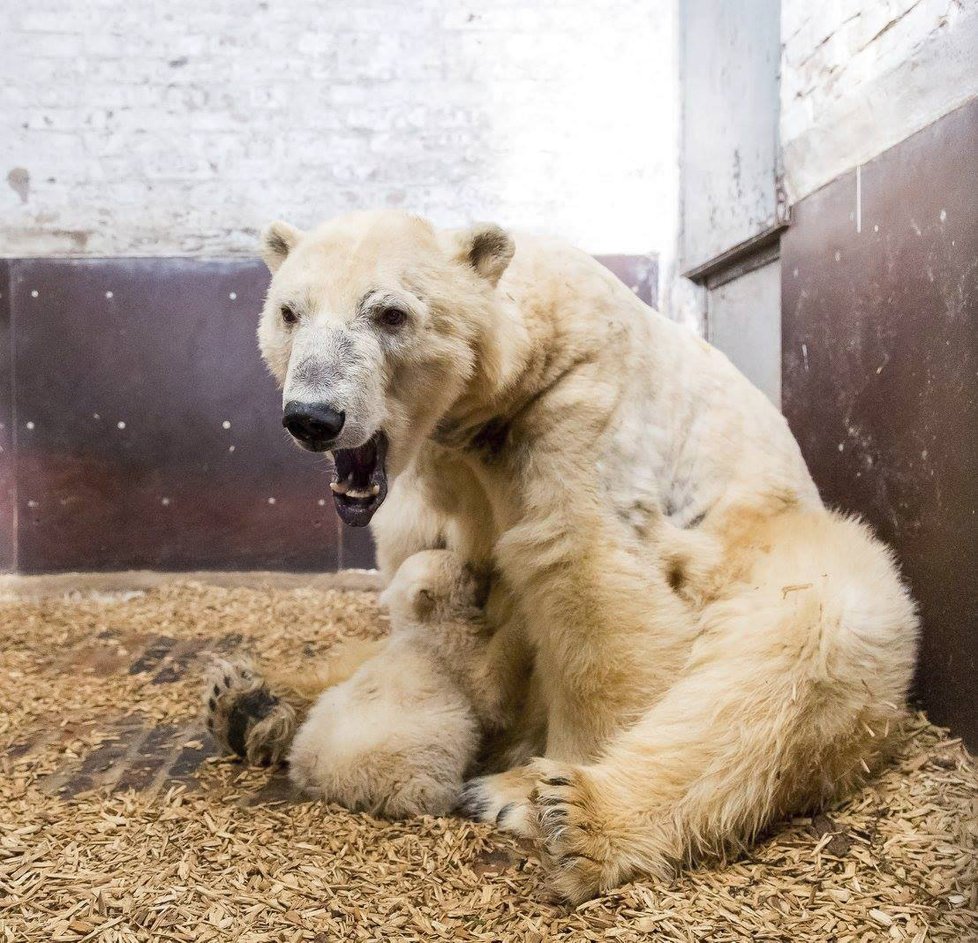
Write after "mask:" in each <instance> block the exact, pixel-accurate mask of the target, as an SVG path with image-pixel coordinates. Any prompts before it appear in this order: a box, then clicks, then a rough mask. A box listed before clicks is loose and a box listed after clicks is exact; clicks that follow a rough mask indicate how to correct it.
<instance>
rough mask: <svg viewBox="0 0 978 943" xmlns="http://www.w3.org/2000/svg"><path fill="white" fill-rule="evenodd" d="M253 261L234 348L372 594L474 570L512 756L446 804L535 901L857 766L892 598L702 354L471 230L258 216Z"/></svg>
mask: <svg viewBox="0 0 978 943" xmlns="http://www.w3.org/2000/svg"><path fill="white" fill-rule="evenodd" d="M263 254H264V258H265V260H266V262H267V264H268V266H269V268H270V269H271V271H272V273H273V274H272V280H271V284H270V287H269V290H268V295H267V299H266V302H265V306H264V310H263V313H262V317H261V322H260V327H259V343H260V347H261V350H262V353H263V355H264V357H265V360H266V362H267V363H268V365H269V367H270V369H271V371H272V373H273V374H274V376H275V377H276V379H277V380H278V382H279V383H280V384H281V386H282V388H283V422H284V425H285V427H286V428H287V429H288V431H289V432H290V433H291V435H292V437H293V438H294V439H295V440H296V442H297V443H298V444H299V445H301V446H302V447H303V448H306V449H309V450H312V451H328V452H330V453H331V454H332V457H333V460H334V464H335V472H334V478H333V482H332V490H333V492H334V498H335V504H336V510H337V512H338V514H339V516H340V518H341V519H342V521H343V522H344V523H345V524H347V525H350V526H363V525H366V524H368V523H371V525H372V528H373V532H374V535H375V539H376V542H377V548H378V558H379V563H380V566H381V569H382V571H383V572H384V574H385V575H387V576H389V575H390V574H392V573H393V572H394V571H396V569H397V567H398V566H399V565H400V563H401V562H402V561H403V560H405V559H406V558H407V557H408V556H410V555H412V554H414V553H417V552H418V551H421V550H425V549H429V548H433V547H448V548H451V549H452V550H454V551H455V552H456V553H458V554H459V555H461V556H462V557H463V558H464V559H466V560H470V561H473V562H476V563H479V564H491V565H492V566H493V567H494V569H495V572H496V573H497V574H498V578H497V579H496V580H495V582H494V587H493V591H492V594H491V596H490V599H489V618H491V619H492V620H494V622H495V624H496V625H497V630H496V633H495V635H494V636H493V646H494V647H495V648H496V649H497V650H498V651H499V652H501V653H503V654H504V655H505V656H506V657H500V658H498V660H497V666H498V667H497V670H498V680H499V684H500V688H501V690H503V691H504V692H506V691H509V692H510V693H509V694H505V695H504V697H503V700H502V703H503V704H505V705H507V706H508V707H509V708H510V710H509V715H508V717H506V718H504V720H503V723H504V724H505V725H506V729H507V731H508V739H507V740H506V741H505V742H504V744H503V745H502V746H500V747H499V752H498V753H497V755H496V758H495V760H496V762H495V767H494V768H495V771H493V772H490V773H489V774H488V775H483V776H480V777H478V778H476V779H473V780H471V781H470V782H469V783H468V784H467V785H466V787H465V789H464V792H463V797H462V802H463V805H464V807H465V808H466V809H467V810H468V811H469V812H470V813H471V814H473V815H475V816H477V817H478V818H481V819H483V820H485V821H488V822H495V823H496V824H497V825H498V827H500V828H501V829H505V830H510V831H514V832H517V833H519V834H522V835H524V836H527V837H529V838H530V839H532V840H534V841H536V842H537V843H538V844H539V847H540V848H541V850H542V853H543V856H544V860H545V861H546V862H547V863H548V865H549V873H550V875H551V879H552V882H553V886H554V888H555V890H556V891H557V892H558V893H559V894H560V895H562V896H563V897H564V898H565V899H567V900H569V901H573V902H576V901H581V900H584V899H586V898H587V897H589V896H592V895H594V894H596V893H598V892H601V891H606V890H608V889H610V888H613V887H615V886H616V885H618V884H620V883H621V882H623V881H626V880H628V879H630V878H632V877H634V876H637V875H653V876H656V875H666V874H669V873H670V872H672V871H673V869H675V868H676V867H677V866H680V865H682V864H684V863H686V862H690V861H693V860H697V859H702V858H704V857H708V856H713V855H717V854H723V853H725V852H727V851H731V850H735V849H737V848H739V847H742V846H743V844H744V843H746V842H748V841H750V839H751V838H752V837H753V836H754V835H755V834H756V833H757V832H758V831H759V830H760V829H762V828H764V827H765V826H766V825H767V824H768V823H771V822H772V821H775V820H776V819H777V818H779V817H781V816H784V815H786V814H789V813H792V812H795V811H799V810H804V809H810V808H813V807H817V806H819V805H821V804H823V803H826V802H829V801H832V800H833V799H835V798H836V797H838V796H840V795H844V794H845V793H846V791H848V790H851V789H852V788H854V787H855V786H856V785H857V784H858V783H859V782H861V781H862V780H863V779H864V778H865V777H866V776H867V775H868V774H869V773H870V772H871V771H872V770H873V769H874V768H875V767H876V766H877V765H878V764H879V763H880V761H881V760H882V758H883V757H884V756H885V753H886V748H887V741H888V738H887V733H888V732H889V731H890V730H891V729H892V728H893V726H894V724H895V722H896V721H897V720H898V719H899V717H900V715H901V711H902V705H903V703H904V698H905V693H906V690H907V686H908V683H909V680H910V676H911V671H912V666H913V662H914V655H915V644H916V636H917V618H916V614H915V607H914V604H913V602H912V600H911V599H910V597H909V595H908V593H907V592H906V590H905V589H904V587H903V585H902V584H901V581H900V577H899V574H898V571H897V568H896V566H895V564H894V561H893V559H892V557H891V555H890V553H889V552H888V550H887V549H886V548H885V547H884V546H883V545H881V544H880V543H879V542H878V541H877V540H876V539H875V538H874V537H873V535H872V534H871V533H870V531H869V530H868V528H867V527H865V526H864V525H863V524H861V523H859V522H858V521H856V520H854V519H850V518H845V517H842V516H840V515H838V514H836V513H834V512H832V511H831V510H829V509H826V508H825V507H823V505H822V503H821V501H820V499H819V495H818V492H817V490H816V488H815V486H814V484H813V482H812V479H811V477H810V476H809V473H808V471H807V469H806V467H805V464H804V461H803V459H802V457H801V454H800V451H799V449H798V446H797V444H796V442H795V440H794V438H793V437H792V435H791V433H790V431H789V429H788V427H787V424H786V423H785V421H784V419H783V418H782V416H781V415H780V414H779V413H778V411H777V410H776V409H775V408H774V407H773V406H772V405H771V403H770V402H768V400H767V399H766V398H765V397H764V396H763V395H762V394H761V393H760V392H759V391H758V390H757V389H755V388H754V387H753V386H752V385H751V384H750V383H749V382H748V381H747V380H746V379H745V378H744V377H743V376H742V375H741V374H740V373H739V372H738V371H737V370H736V369H735V368H734V367H733V366H732V365H731V363H730V362H729V361H728V360H727V359H726V358H725V357H724V356H723V355H722V354H721V353H720V352H719V351H717V350H715V349H714V348H712V347H711V346H710V345H709V344H707V343H705V342H704V341H703V340H701V339H699V338H698V337H696V336H695V335H693V334H692V333H690V332H688V331H687V330H685V329H684V328H682V327H681V326H679V325H678V324H675V323H673V322H671V321H669V320H668V319H666V318H664V317H662V316H661V315H659V314H658V313H656V312H655V311H653V310H651V309H650V308H648V307H647V306H646V305H644V304H643V303H642V302H641V301H640V300H638V299H637V298H636V297H635V296H634V295H633V294H632V293H631V292H630V291H629V290H628V289H627V288H626V287H625V286H624V285H622V284H621V283H620V282H619V281H618V280H617V279H616V278H615V277H614V276H613V275H611V274H610V273H608V272H607V271H606V270H605V269H604V268H603V267H602V266H601V265H600V264H598V263H597V262H595V261H594V260H593V259H591V258H590V257H588V256H587V255H586V254H584V253H583V252H580V251H578V250H576V249H574V248H572V247H570V246H568V245H566V244H564V243H562V242H560V241H558V240H555V239H549V238H544V237H538V236H532V235H524V234H515V235H514V234H511V233H509V232H507V231H505V230H503V229H501V228H500V227H498V226H495V225H491V224H477V225H474V226H471V227H469V228H466V229H460V230H439V229H436V228H435V227H434V226H432V225H431V224H430V223H429V222H427V221H425V220H424V219H421V218H418V217H416V216H412V215H410V214H407V213H403V212H396V211H379V212H365V213H356V214H352V215H347V216H343V217H341V218H338V219H335V220H333V221H331V222H328V223H326V224H325V225H322V226H320V227H319V228H316V229H313V230H312V231H309V232H302V231H299V230H298V229H295V228H294V227H292V226H290V225H287V224H285V223H275V224H273V225H272V226H270V227H269V229H268V230H267V232H266V233H265V236H264V242H263ZM527 666H529V667H528V669H527ZM521 670H522V671H523V674H522V675H521ZM526 670H529V672H530V674H529V680H528V681H527V682H526V683H525V684H524V685H523V686H522V687H521V682H520V681H519V680H518V679H519V678H520V677H525V672H526ZM514 679H515V680H514ZM517 703H519V704H521V705H522V706H521V707H519V708H518V709H513V707H512V705H514V704H517Z"/></svg>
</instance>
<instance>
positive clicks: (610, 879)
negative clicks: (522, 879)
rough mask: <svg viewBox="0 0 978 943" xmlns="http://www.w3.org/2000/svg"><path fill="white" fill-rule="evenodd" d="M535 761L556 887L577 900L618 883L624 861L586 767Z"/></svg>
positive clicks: (545, 851)
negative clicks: (621, 859) (615, 848)
mask: <svg viewBox="0 0 978 943" xmlns="http://www.w3.org/2000/svg"><path fill="white" fill-rule="evenodd" d="M532 765H533V768H534V769H535V771H536V773H537V776H538V779H537V783H536V787H535V788H534V790H533V793H532V795H531V797H530V801H531V803H532V805H533V812H534V817H535V820H536V825H537V829H538V832H537V837H538V839H539V842H540V848H541V856H542V859H543V863H544V865H545V866H546V868H547V872H548V873H547V876H548V878H549V883H550V886H551V887H552V888H553V890H554V891H555V893H556V894H557V895H558V896H559V897H560V898H561V899H563V900H565V901H567V902H568V903H571V904H580V903H583V902H584V901H586V900H589V899H590V898H592V897H594V896H595V895H596V894H599V893H601V892H603V891H607V890H610V889H611V888H613V887H617V886H618V884H620V883H621V881H622V879H623V874H622V873H621V870H620V868H619V859H618V856H617V855H616V854H615V850H614V848H613V847H612V843H611V841H610V836H609V834H608V830H607V828H606V826H605V824H604V822H603V816H602V810H601V804H600V799H599V798H598V791H597V790H595V789H594V788H593V784H591V783H590V782H589V780H588V776H587V773H586V771H585V770H584V769H582V768H581V767H576V766H569V765H566V764H562V763H554V762H552V761H550V760H535V761H534V762H533V764H532Z"/></svg>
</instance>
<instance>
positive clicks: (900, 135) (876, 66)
mask: <svg viewBox="0 0 978 943" xmlns="http://www.w3.org/2000/svg"><path fill="white" fill-rule="evenodd" d="M781 8H782V12H781V35H782V62H781V143H782V147H783V159H784V169H785V176H786V181H787V185H788V190H789V194H790V196H791V197H792V198H793V199H800V198H801V197H803V196H805V195H806V194H808V193H811V192H812V191H813V190H815V189H817V188H818V187H820V186H822V185H823V184H825V183H827V182H828V181H830V180H832V179H833V178H834V177H837V176H838V175H839V174H841V173H844V172H845V171H847V170H849V169H851V168H852V167H854V166H856V165H857V164H861V163H863V162H864V161H866V160H869V159H870V158H872V157H875V156H876V155H877V154H879V153H881V152H882V151H884V150H886V149H887V148H888V147H891V146H893V145H894V144H896V143H898V142H899V141H902V140H903V139H904V138H906V137H908V136H909V135H910V134H913V133H914V132H915V131H918V130H920V129H921V128H923V127H925V126H926V125H928V124H930V123H931V122H932V121H934V120H935V119H936V118H939V117H940V116H941V115H943V114H946V113H947V112H949V111H951V110H953V109H954V108H955V107H957V106H958V105H960V104H962V103H963V102H965V101H966V100H967V99H969V98H971V97H972V96H974V95H976V94H978V0H824V2H817V3H816V2H812V0H783V2H782V5H781Z"/></svg>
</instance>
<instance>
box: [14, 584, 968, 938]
mask: <svg viewBox="0 0 978 943" xmlns="http://www.w3.org/2000/svg"><path fill="white" fill-rule="evenodd" d="M384 629H385V625H384V620H383V617H382V616H381V615H380V614H379V612H378V610H377V606H376V599H375V596H374V594H373V593H371V592H348V591H340V590H322V589H308V588H307V589H303V588H281V587H278V588H270V587H264V588H263V587H260V586H259V587H252V588H248V587H240V586H239V587H226V586H224V587H222V586H216V585H206V584H204V583H202V582H175V583H168V584H163V585H159V586H157V587H156V588H154V589H151V590H149V591H147V592H139V593H129V594H112V595H101V596H99V595H95V596H92V595H91V594H89V595H82V594H75V595H74V596H70V597H67V598H66V597H64V596H60V597H58V598H48V599H39V600H34V601H29V600H25V599H23V598H15V597H10V598H8V599H7V600H6V601H4V600H2V599H0V690H2V698H3V700H2V703H0V767H2V769H0V773H2V776H0V940H2V941H9V943H33V941H38V943H40V941H44V943H61V941H65V943H67V941H82V940H85V941H89V940H91V941H96V940H97V941H103V943H110V941H130V940H163V941H181V943H183V941H196V943H206V941H222V943H223V941H254V943H259V941H262V943H264V941H273V940H274V941H300V940H301V941H317V943H326V941H334V940H384V941H397V940H418V941H430V940H486V941H489V940H501V941H528V943H529V941H533V943H542V941H544V940H568V941H575V940H621V941H631V940H661V941H684V943H686V941H699V940H709V941H716V943H723V941H742V940H757V941H792V943H806V941H816V940H817V941H820V943H823V941H837V943H843V941H860V943H863V941H870V940H874V941H875V940H912V941H916V943H921V941H924V940H935V941H937V940H941V941H954V943H961V941H968V940H974V939H978V888H976V865H975V861H976V851H978V827H976V819H978V806H976V802H978V771H976V768H975V764H974V762H973V761H972V760H971V759H970V758H969V757H968V755H967V754H966V753H965V752H964V750H963V749H962V746H961V744H960V743H959V742H958V741H957V740H952V739H948V738H947V737H946V735H945V734H944V733H943V732H942V731H940V730H939V729H937V728H935V727H933V726H931V725H930V724H928V723H927V721H926V720H925V719H924V718H923V717H921V716H918V717H915V718H912V719H911V720H910V722H909V723H908V725H907V731H906V740H905V743H904V745H903V747H902V749H901V751H900V754H899V757H898V759H897V762H896V763H895V764H894V766H893V767H892V768H891V769H889V770H888V771H887V772H886V773H885V774H883V775H882V776H881V777H880V778H879V780H878V781H876V782H875V783H874V784H873V785H872V786H870V787H869V788H867V789H865V790H864V791H863V792H861V793H860V794H859V795H858V796H856V797H855V798H854V799H852V800H851V801H850V802H848V803H846V804H845V805H844V806H842V807H840V808H838V809H834V810H830V811H829V813H828V814H827V815H823V816H819V817H817V818H816V819H814V820H811V819H807V818H798V819H795V820H793V821H791V822H787V823H783V824H782V825H780V826H779V827H778V828H777V829H776V830H774V832H773V833H772V834H771V835H770V836H769V837H768V838H766V839H765V840H764V841H762V842H761V843H760V844H759V845H758V846H757V847H756V848H755V849H754V850H753V852H752V853H751V855H750V856H749V857H746V858H742V859H740V860H738V861H735V862H733V863H730V864H726V865H716V866H711V867H701V868H699V869H697V870H695V871H692V872H689V873H687V874H684V875H682V876H680V877H678V878H676V879H675V880H672V881H669V882H661V881H638V882H635V883H633V884H629V885H627V886H625V887H623V888H621V889H619V890H617V891H615V892H614V893H612V894H609V895H607V896H605V897H602V898H600V899H597V900H594V901H591V902H589V903H587V904H585V905H583V906H581V907H578V908H577V909H569V908H567V907H564V906H561V905H557V904H554V903H552V902H550V901H549V900H548V899H547V897H546V889H545V885H544V883H543V881H542V879H541V872H540V869H539V867H538V865H537V863H536V860H535V858H534V857H533V855H532V853H529V852H528V851H527V850H526V849H523V848H521V847H520V846H519V845H517V844H516V843H515V842H513V841H510V840H509V839H507V838H504V837H502V836H500V835H498V834H496V833H494V832H493V830H492V829H491V828H488V827H485V826H482V825H475V824H473V823H470V822H466V821H462V820H459V819H451V818H449V819H433V818H423V819H418V820H414V821H407V822H400V823H390V822H382V821H377V820H374V819H372V818H370V817H368V816H364V815H354V814H351V813H348V812H346V811H344V810H342V809H339V808H335V807H327V806H325V805H324V804H322V803H313V802H303V801H295V797H294V796H293V795H292V794H291V793H290V791H289V789H288V786H287V783H286V781H285V779H284V778H283V777H282V776H281V774H276V773H269V772H267V771H262V770H253V769H248V768H246V767H244V766H242V765H240V764H238V763H234V762H232V761H229V760H227V759H220V758H216V757H213V756H212V755H210V754H211V746H210V743H209V741H208V739H207V737H206V734H205V732H204V730H203V727H202V725H201V723H200V719H199V711H198V678H197V673H198V670H199V664H200V659H201V658H202V657H204V655H205V654H206V653H207V652H208V651H210V650H220V651H224V652H227V651H231V650H234V649H243V650H247V651H249V652H250V653H252V654H254V655H255V656H256V657H257V658H258V659H266V658H275V659H282V660H284V661H286V662H288V661H295V660H297V659H301V658H304V657H306V658H308V657H315V656H316V655H317V654H318V653H321V652H323V651H325V650H326V649H328V647H329V646H330V645H331V644H332V643H333V642H334V641H335V640H336V639H338V638H340V637H345V636H353V635H371V636H372V635H376V634H378V633H382V632H383V631H384Z"/></svg>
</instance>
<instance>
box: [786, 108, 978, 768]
mask: <svg viewBox="0 0 978 943" xmlns="http://www.w3.org/2000/svg"><path fill="white" fill-rule="evenodd" d="M976 180H978V101H972V102H971V103H970V104H968V105H966V106H964V107H962V108H960V109H959V110H957V111H956V112H953V113H952V114H950V115H948V116H946V117H944V118H942V119H941V120H939V121H937V122H935V123H934V124H933V125H931V126H930V127H928V128H926V129H925V130H923V131H921V132H920V133H918V134H916V135H914V136H913V137H911V138H909V139H907V140H906V141H904V142H902V143H901V144H899V145H897V146H896V147H894V148H892V149H891V150H889V151H887V152H886V153H884V154H883V155H881V156H880V157H879V158H877V159H875V160H873V161H872V162H870V163H868V164H866V165H864V166H863V167H861V168H860V169H859V171H858V172H857V171H853V172H852V173H849V174H846V175H845V176H843V177H841V178H839V179H837V180H835V181H834V182H833V183H831V184H829V185H828V186H826V187H825V188H823V189H822V190H820V191H818V192H816V193H814V194H812V195H811V196H809V197H807V198H806V199H804V200H802V201H801V202H800V203H799V204H798V206H797V207H795V209H794V210H793V224H792V227H791V228H790V229H789V230H788V231H787V233H786V234H785V236H784V237H783V239H782V247H781V251H782V272H783V280H782V293H783V294H782V300H783V354H784V373H783V378H782V384H783V387H782V388H783V393H782V396H783V400H782V402H783V407H784V412H785V415H786V416H787V418H788V421H789V423H790V424H791V427H792V429H793V430H794V432H795V434H796V435H797V437H798V439H799V442H800V443H801V447H802V451H803V452H804V455H805V458H806V460H807V461H808V464H809V467H810V468H811V470H812V473H813V475H814V476H815V480H816V482H817V483H818V485H819V488H820V489H821V491H822V494H823V496H824V497H825V499H826V500H827V501H828V502H829V503H830V504H832V505H834V506H836V507H841V508H844V509H846V510H852V511H857V512H859V513H860V514H862V515H863V516H864V517H865V518H867V519H868V520H869V521H870V522H871V523H872V524H873V526H874V527H875V528H876V530H877V532H878V533H879V535H880V536H881V537H882V538H883V539H884V540H886V541H887V543H889V544H890V545H891V546H892V547H893V548H894V549H895V550H896V552H897V555H898V557H899V559H900V562H901V565H902V567H903V571H904V573H905V575H906V577H907V579H908V580H909V582H910V585H911V587H912V589H913V592H914V595H915V596H916V598H917V600H918V601H919V602H920V607H921V614H922V616H923V625H924V637H923V643H922V647H921V655H920V666H919V670H918V675H917V689H918V693H919V695H920V697H921V699H922V701H923V703H924V705H925V706H926V707H927V709H928V711H929V713H930V716H931V718H932V719H933V720H934V721H936V722H938V723H944V724H949V725H950V726H951V727H952V728H953V729H954V730H956V731H957V732H958V733H960V734H961V735H963V736H964V737H965V738H966V740H967V742H968V743H969V744H970V746H971V747H972V749H975V748H978V580H976V578H975V573H976V571H978V461H976V460H978V187H976V186H975V181H976Z"/></svg>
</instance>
